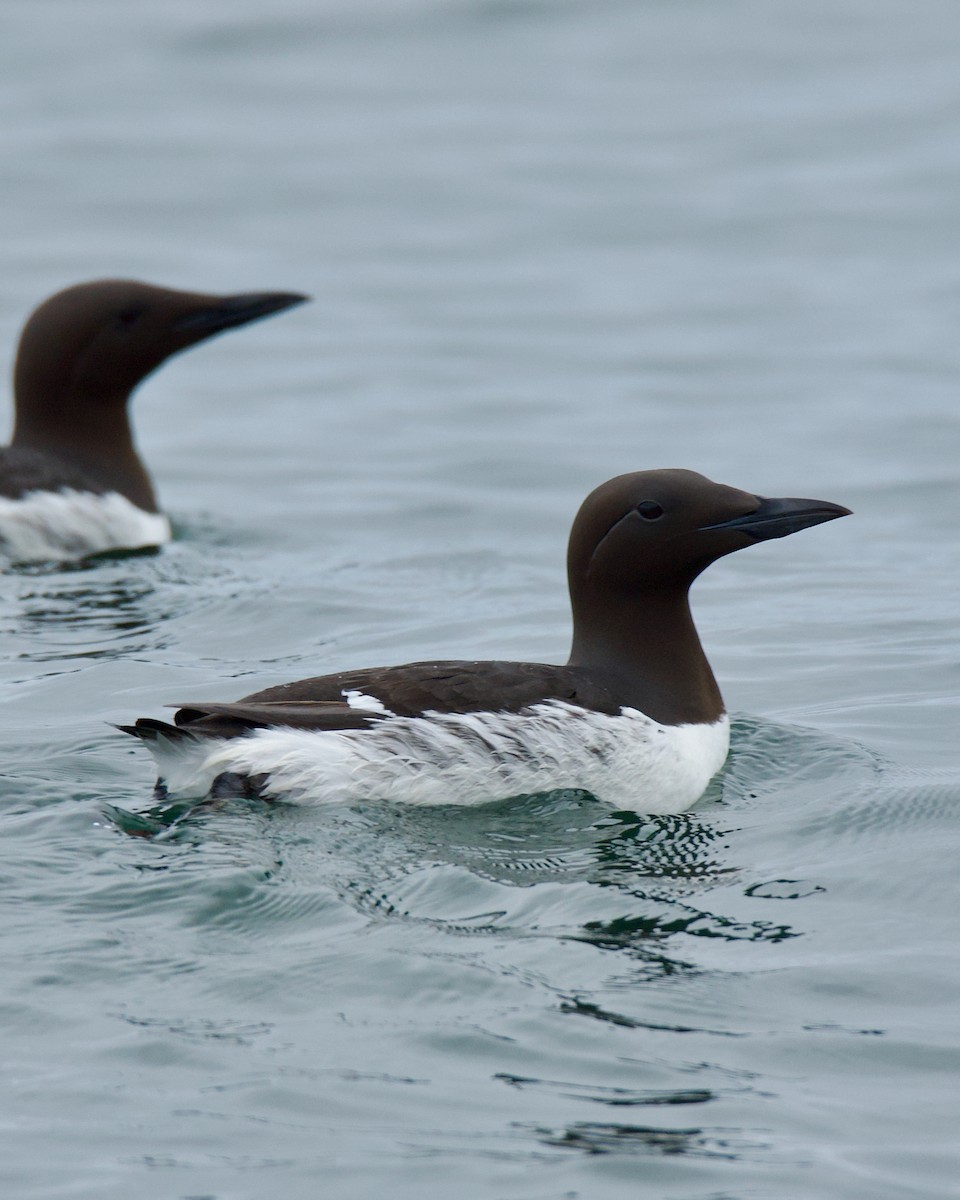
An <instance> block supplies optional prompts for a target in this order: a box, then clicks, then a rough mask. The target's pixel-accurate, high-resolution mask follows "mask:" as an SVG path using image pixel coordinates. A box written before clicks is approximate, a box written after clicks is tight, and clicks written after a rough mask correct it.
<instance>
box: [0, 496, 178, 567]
mask: <svg viewBox="0 0 960 1200" xmlns="http://www.w3.org/2000/svg"><path fill="white" fill-rule="evenodd" d="M169 541H170V522H169V521H168V520H167V518H166V517H165V516H163V515H162V514H161V513H148V512H144V511H143V509H141V508H137V506H136V505H135V504H131V503H130V501H129V500H128V499H127V498H126V497H125V496H121V495H120V494H119V493H117V492H107V493H106V494H104V495H97V494H96V493H94V492H78V491H74V490H73V489H70V488H64V489H63V490H62V491H59V492H41V491H37V492H28V493H27V494H26V495H25V496H23V497H22V498H21V499H19V500H10V499H7V498H6V497H0V549H2V551H3V553H4V554H6V556H7V557H8V558H10V559H12V560H13V561H14V562H45V561H51V560H52V561H57V560H62V559H74V558H84V557H86V555H88V554H101V553H103V551H105V550H139V549H142V548H144V547H147V546H161V545H163V544H164V542H169Z"/></svg>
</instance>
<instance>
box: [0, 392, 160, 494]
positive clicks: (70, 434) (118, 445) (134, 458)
mask: <svg viewBox="0 0 960 1200" xmlns="http://www.w3.org/2000/svg"><path fill="white" fill-rule="evenodd" d="M12 444H13V445H14V446H17V447H20V448H21V449H29V450H39V451H41V452H42V453H45V454H51V455H54V456H55V457H57V458H59V459H61V460H62V461H63V462H65V463H67V464H69V465H70V466H73V467H76V468H78V469H80V470H82V471H84V472H85V473H86V474H87V475H89V476H91V478H92V479H93V480H94V481H95V482H96V483H97V484H99V485H100V486H101V487H103V488H104V489H105V490H109V491H116V492H119V493H120V494H121V495H123V496H126V498H127V499H128V500H130V501H131V503H133V504H135V505H136V506H137V507H138V508H142V509H143V510H144V511H145V512H157V511H159V510H158V508H157V500H156V496H155V495H154V491H153V485H152V484H151V482H150V476H149V475H148V474H147V472H146V469H145V468H144V465H143V463H142V462H141V460H140V456H139V455H138V454H137V450H136V446H135V445H134V442H133V431H132V430H131V428H130V421H129V418H128V416H127V407H126V397H118V398H116V399H114V400H112V401H110V402H105V401H104V400H103V399H102V398H98V400H97V401H95V402H85V401H83V400H82V399H81V400H78V401H76V402H75V403H72V404H70V405H69V406H64V405H63V404H62V403H57V404H55V405H53V404H51V405H45V404H43V403H42V402H41V401H40V400H39V399H38V398H36V397H34V398H33V399H32V400H31V402H30V403H29V404H23V403H18V405H17V415H16V420H15V423H14V429H13V438H12Z"/></svg>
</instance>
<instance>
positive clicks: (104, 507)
mask: <svg viewBox="0 0 960 1200" xmlns="http://www.w3.org/2000/svg"><path fill="white" fill-rule="evenodd" d="M306 299H307V297H306V296H303V295H300V294H299V293H294V292H249V293H241V294H238V295H231V296H214V295H204V294H202V293H197V292H181V291H176V290H174V289H173V288H162V287H154V286H152V285H150V284H146V283H138V282H136V281H133V280H124V279H103V280H97V281H96V282H93V283H81V284H77V285H75V286H73V287H69V288H66V289H64V290H63V291H61V292H57V293H56V295H54V296H51V297H50V298H49V299H47V300H45V301H44V303H43V304H41V305H40V306H39V308H37V309H36V310H35V311H34V313H33V314H32V315H31V316H30V318H29V319H28V321H27V323H26V325H25V326H24V328H23V332H22V334H21V335H20V343H19V346H18V349H17V358H16V364H15V366H14V373H13V378H14V404H15V412H16V415H15V420H14V429H13V438H12V440H11V443H10V445H9V446H5V447H2V448H0V553H2V554H5V555H6V556H7V557H8V558H10V559H13V560H14V561H21V562H39V561H44V560H54V561H56V560H62V559H73V558H82V557H85V556H86V555H89V554H97V553H101V552H103V551H106V550H123V549H127V550H135V549H140V548H146V547H150V546H158V545H161V544H162V543H164V542H167V541H169V540H170V522H169V521H168V520H167V518H166V517H165V516H164V515H163V514H162V513H161V512H160V510H159V508H158V505H157V500H156V496H155V494H154V490H153V484H152V483H151V480H150V476H149V475H148V473H147V470H146V468H145V467H144V465H143V462H142V461H141V459H140V456H139V454H138V453H137V449H136V446H135V444H134V439H133V431H132V429H131V426H130V416H129V413H128V401H129V399H130V394H131V392H133V390H134V388H136V386H137V385H138V384H139V383H140V382H141V381H142V380H143V379H144V378H146V376H147V375H149V374H150V373H151V372H152V371H154V370H155V369H156V368H157V367H158V366H160V364H161V363H162V362H164V361H165V360H166V359H168V358H169V357H170V356H171V355H173V354H177V353H179V352H180V351H181V350H186V349H187V347H189V346H193V345H196V343H197V342H202V341H205V340H206V339H207V338H210V337H213V336H214V335H215V334H218V333H222V332H223V331H224V330H227V329H234V328H236V327H238V326H240V325H246V324H248V323H249V322H250V321H256V320H259V319H260V318H261V317H267V316H270V315H271V314H272V313H279V312H282V311H283V310H284V309H287V308H291V307H293V306H294V305H296V304H301V303H303V302H304V301H305V300H306Z"/></svg>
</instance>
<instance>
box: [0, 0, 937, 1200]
mask: <svg viewBox="0 0 960 1200" xmlns="http://www.w3.org/2000/svg"><path fill="white" fill-rule="evenodd" d="M0 23H2V30H3V36H2V37H0V182H2V188H0V195H2V197H3V204H2V215H3V221H2V223H0V247H2V260H0V261H2V263H3V275H2V284H0V345H2V346H3V348H4V349H3V353H4V355H6V356H8V357H9V356H10V355H12V349H13V346H14V344H15V340H16V336H17V333H18V331H19V327H20V324H21V322H22V320H23V318H24V316H25V315H26V313H27V312H28V311H29V310H30V309H31V308H32V307H33V305H34V304H35V303H37V302H38V301H39V300H40V299H41V298H43V297H44V296H45V295H46V294H48V293H49V292H51V291H53V290H55V289H56V288H58V287H60V286H63V285H65V284H67V283H71V282H75V281H77V280H81V279H87V278H96V277H99V276H104V275H124V276H134V277H139V278H144V279H148V280H151V281H154V282H159V283H164V284H168V285H172V286H181V287H187V288H202V289H205V290H211V291H213V290H223V291H236V290H252V289H260V288H278V289H300V290H304V291H308V292H310V293H311V294H312V295H313V296H314V297H315V300H314V303H313V304H312V305H309V306H304V307H303V308H300V309H297V310H295V311H293V312H290V313H287V314H284V315H283V316H281V317H278V318H276V319H274V320H272V321H269V322H264V323H262V324H259V325H255V326H251V327H249V328H247V329H244V330H241V331H238V332H236V333H234V334H230V335H227V336H225V337H223V338H221V339H219V340H218V341H216V342H214V343H211V344H209V345H205V346H201V347H199V348H197V349H196V350H194V351H192V352H190V353H189V354H188V355H185V356H184V357H183V358H181V359H178V360H176V361H174V362H172V363H170V364H168V365H167V366H166V367H164V368H163V369H162V370H161V372H160V373H159V374H158V375H157V376H156V377H155V378H154V379H151V380H150V381H148V382H147V383H146V384H145V385H144V387H143V389H142V391H141V393H140V394H139V395H138V396H137V398H136V402H135V410H136V411H135V416H136V421H137V428H138V433H139V440H140V443H141V446H142V449H143V451H144V454H145V456H146V458H147V460H148V462H149V463H150V465H151V468H152V470H153V473H154V475H155V479H156V482H157V485H158V489H159V491H160V494H161V497H162V499H163V500H164V502H165V505H166V507H167V509H168V510H169V511H170V513H171V515H172V517H173V519H174V522H175V524H176V526H177V531H178V540H177V541H176V543H175V544H173V545H172V546H171V547H169V548H167V549H165V550H164V551H163V552H162V553H161V554H159V555H157V556H154V557H149V556H148V557H128V558H121V559H118V560H115V561H104V562H100V563H96V564H92V565H86V566H82V567H80V568H76V569H64V568H58V567H52V566H51V567H43V568H32V569H24V568H20V569H16V570H13V571H9V572H7V573H6V574H5V575H3V576H2V577H0V650H2V664H3V665H2V676H0V688H2V698H3V701H4V707H3V712H4V721H3V731H2V734H0V737H2V754H0V767H2V794H3V808H2V833H3V836H2V852H0V853H2V861H0V872H2V897H3V908H4V911H3V926H2V929H3V963H4V968H3V974H2V984H0V1014H2V1021H0V1030H2V1032H0V1039H2V1043H0V1061H2V1062H3V1064H4V1073H3V1078H4V1084H3V1088H2V1101H0V1127H2V1130H3V1152H2V1155H0V1187H2V1192H3V1195H4V1196H10V1197H22V1198H25V1200H40V1198H44V1200H47V1198H51V1200H52V1198H54V1197H56V1198H61V1197H64V1198H65V1197H71V1198H73V1197H97V1198H106V1200H121V1198H124V1200H125V1198H128V1197H131V1196H137V1197H141V1198H145V1200H169V1198H180V1200H187V1198H189V1200H199V1198H201V1197H202V1198H203V1200H212V1198H215V1200H259V1198H260V1197H264V1196H268V1195H269V1196H278V1197H283V1198H284V1200H301V1198H308V1197H309V1198H313V1197H318V1196H323V1197H328V1196H329V1197H335V1198H337V1200H340V1198H343V1200H355V1198H360V1197H382V1196H390V1197H401V1198H408V1197H409V1198H411V1200H413V1198H419V1197H424V1196H429V1197H446V1196H456V1197H458V1198H460V1197H462V1198H464V1200H473V1198H476V1200H490V1198H494V1200H574V1198H577V1200H607V1198H611V1200H613V1198H616V1200H620V1198H621V1197H633V1196H638V1195H642V1196H655V1197H664V1198H668V1200H748V1198H761V1197H763V1198H766V1197H774V1196H776V1197H790V1198H807V1197H810V1198H811V1200H812V1198H817V1200H820V1198H823V1197H831V1198H835V1197H836V1198H857V1200H904V1198H906V1200H912V1198H919V1197H925V1198H926V1197H931V1198H932V1197H944V1196H951V1195H960V1190H958V1185H957V1182H956V1181H957V1178H958V1177H960V1162H958V1158H960V1155H958V1153H957V1142H958V1137H957V1131H958V1118H960V1103H958V1083H957V1072H958V1067H960V1034H958V1029H957V1012H958V1002H960V966H958V955H957V917H956V914H957V909H958V903H960V894H958V885H957V870H956V859H957V846H958V805H960V769H958V765H957V756H956V743H957V730H958V728H960V721H958V718H960V661H958V636H957V601H956V597H957V594H958V590H960V569H958V556H957V552H956V529H957V517H958V513H960V470H958V456H960V415H958V389H960V338H958V336H957V330H958V326H960V250H958V245H960V243H958V228H960V10H958V9H957V7H956V5H955V4H953V3H949V2H948V0H930V2H928V3H924V4H916V3H908V2H907V0H870V2H869V3H868V2H866V0H863V2H857V0H840V2H839V3H837V2H836V0H832V2H827V0H802V2H801V0H783V2H781V3H777V4H770V3H766V2H763V0H728V2H726V3H719V2H714V3H705V2H703V0H684V2H681V0H676V2H674V3H663V2H654V0H642V2H637V0H635V2H633V3H626V2H615V0H567V2H563V0H555V2H547V0H542V2H537V0H526V2H524V0H517V2H516V3H511V2H508V0H501V2H497V0H486V2H482V0H471V2H467V0H443V2H441V0H361V2H359V3H358V2H357V0H353V2H352V3H348V2H347V0H323V2H318V0H313V2H311V3H308V2H307V0H270V3H266V2H262V3H260V4H256V3H254V2H253V0H230V2H229V3H228V2H227V0H209V2H208V3H205V4H197V3H193V2H191V3H186V2H184V0H179V2H177V0H165V2H164V3H162V4H161V3H155V4H149V3H137V4H131V3H127V2H126V0H84V3H82V4H79V3H75V2H68V0H36V2H35V3H32V4H23V3H15V2H13V0H7V2H6V3H3V4H2V5H0ZM659 466H685V467H691V468H694V469H697V470H700V471H703V472H704V473H706V474H707V475H710V476H711V477H713V478H716V479H719V480H721V481H723V482H726V483H730V484H732V485H735V486H738V487H743V488H749V489H751V490H754V491H758V492H764V493H767V494H772V495H808V496H817V497H822V498H825V499H830V500H834V501H837V502H840V503H844V504H847V505H849V506H850V507H851V508H853V509H854V510H855V516H854V517H853V518H850V519H848V520H844V521H840V522H836V523H835V524H831V525H829V526H825V527H823V528H819V529H814V530H811V531H809V532H807V533H804V534H802V535H800V536H798V537H796V538H790V539H787V540H785V541H782V542H777V543H771V544H767V545H762V546H758V547H756V548H755V549H752V550H750V551H749V552H747V553H744V554H738V555H735V556H733V557H732V558H731V559H728V560H725V561H724V562H722V563H719V564H717V565H716V566H715V567H713V568H711V570H710V571H709V572H708V573H707V575H706V576H705V577H704V578H703V580H702V581H701V582H700V583H699V584H698V585H697V588H696V593H695V596H694V601H695V610H696V614H697V618H698V622H699V625H700V628H701V631H702V634H703V638H704V642H705V644H706V646H707V649H708V653H709V655H710V657H711V660H712V662H713V664H714V667H715V670H716V673H717V676H718V678H719V680H720V682H721V686H722V688H723V690H724V694H725V697H726V700H727V703H728V707H729V708H730V710H731V711H732V712H733V713H734V714H735V716H736V720H735V727H734V737H733V749H732V754H731V758H730V761H729V764H728V766H727V768H726V770H725V771H724V773H723V775H722V776H721V778H720V779H719V780H718V781H717V782H716V783H715V784H714V785H713V786H712V788H711V791H710V793H709V794H708V795H707V797H706V798H705V799H704V800H703V801H702V802H701V803H700V804H699V805H698V806H697V807H696V809H695V810H694V811H693V812H691V813H689V814H686V815H683V816H680V817H671V818H650V817H645V816H643V815H642V814H638V813H636V812H632V811H630V810H629V809H628V808H625V809H624V810H623V811H618V812H613V811H610V810H609V809H606V808H603V807H601V806H600V805H598V804H597V803H596V802H595V801H593V800H592V798H591V797H589V796H587V795H584V794H580V793H553V794H550V795H547V796H541V797H535V798H532V799H530V800H525V801H520V802H514V803H503V802H500V803H495V802H492V803H490V804H489V805H485V806H481V807H479V808H475V809H470V810H466V811H464V810H457V809H453V808H450V809H438V810H430V811H423V810H419V811H416V810H410V809H403V808H399V807H387V806H384V805H378V804H377V803H376V802H375V801H374V800H371V802H370V803H369V804H365V805H362V806H357V807H349V808H348V807H341V808H336V807H331V808H325V809H322V810H317V809H313V810H308V809H302V808H295V807H292V806H289V805H275V806H272V807H268V806H265V805H251V804H249V803H242V802H239V801H236V802H230V803H227V804H224V805H221V806H219V807H215V808H206V809H200V810H197V811H194V812H183V811H179V810H176V811H175V810H173V809H170V808H167V809H162V808H156V807H154V806H153V804H152V800H151V786H152V783H153V771H152V768H151V763H150V761H149V757H148V755H147V754H146V753H145V752H144V751H143V749H142V748H140V747H138V746H136V745H134V744H133V743H132V741H130V739H125V738H124V737H123V736H122V735H121V734H119V733H118V732H116V731H115V730H114V729H113V728H112V725H111V722H122V721H127V720H129V719H131V718H132V717H134V716H137V715H151V716H161V715H163V712H164V709H163V707H162V706H163V705H164V704H165V703H170V702H177V701H186V700H190V699H195V700H199V699H218V700H221V699H222V700H228V699H232V698H234V697H237V696H240V695H243V694H245V693H247V692H250V691H252V690H254V688H256V687H259V686H266V685H268V684H271V683H275V682H280V681H283V680H288V679H294V678H297V677H301V676H303V675H307V674H314V673H318V672H321V671H327V670H335V669H339V668H342V667H349V666H362V665H376V664H379V663H387V662H402V661H405V660H410V659H416V658H421V657H428V656H447V657H474V656H477V657H485V656H486V657H489V656H497V657H517V658H527V659H546V660H548V661H549V660H553V661H559V660H562V659H563V657H564V656H565V654H566V650H567V641H568V638H569V615H568V609H567V602H566V595H565V585H564V576H563V555H564V544H565V538H566V534H567V531H568V528H569V524H570V521H571V519H572V516H573V513H574V512H575V510H576V508H577V506H578V504H579V502H580V500H581V499H582V497H583V496H584V495H585V494H586V492H587V491H588V490H589V489H590V488H591V487H593V486H594V485H595V484H597V483H599V482H600V481H602V480H603V479H605V478H607V477H609V476H611V475H613V474H616V473H618V472H621V471H626V470H636V469H641V468H648V467H659Z"/></svg>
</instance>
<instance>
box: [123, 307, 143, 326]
mask: <svg viewBox="0 0 960 1200" xmlns="http://www.w3.org/2000/svg"><path fill="white" fill-rule="evenodd" d="M142 316H143V309H142V308H125V309H123V310H122V311H121V312H119V313H117V320H118V321H119V323H120V324H121V325H135V324H136V323H137V321H139V320H140V318H141V317H142Z"/></svg>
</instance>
